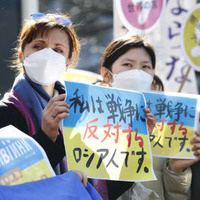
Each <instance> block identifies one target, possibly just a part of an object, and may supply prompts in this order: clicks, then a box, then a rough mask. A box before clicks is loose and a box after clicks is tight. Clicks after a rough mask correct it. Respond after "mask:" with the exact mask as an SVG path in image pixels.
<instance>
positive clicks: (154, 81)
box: [152, 75, 164, 91]
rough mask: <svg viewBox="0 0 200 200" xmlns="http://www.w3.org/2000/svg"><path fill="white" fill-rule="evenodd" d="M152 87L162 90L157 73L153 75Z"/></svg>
mask: <svg viewBox="0 0 200 200" xmlns="http://www.w3.org/2000/svg"><path fill="white" fill-rule="evenodd" d="M152 89H153V90H156V91H164V85H163V82H162V81H161V79H160V78H159V77H158V76H157V75H154V77H153V82H152Z"/></svg>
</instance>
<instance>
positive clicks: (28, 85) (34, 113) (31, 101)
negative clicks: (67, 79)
mask: <svg viewBox="0 0 200 200" xmlns="http://www.w3.org/2000/svg"><path fill="white" fill-rule="evenodd" d="M55 90H57V91H58V93H59V94H62V93H65V88H64V86H63V85H62V84H61V83H60V82H58V81H57V82H56V84H55ZM50 99H51V97H50V96H49V94H48V93H47V92H46V91H45V90H44V89H43V88H42V86H41V85H39V84H37V83H34V82H33V81H31V79H29V78H28V77H27V76H26V75H19V76H18V77H17V78H16V79H15V82H14V84H13V86H12V89H11V91H10V92H9V93H6V94H5V96H4V98H3V101H4V102H5V103H7V104H12V105H13V106H14V107H15V108H17V110H18V111H19V112H20V113H21V114H22V116H23V117H24V119H25V121H26V124H27V127H28V133H27V134H28V135H29V136H33V135H35V133H36V132H37V131H38V130H39V129H40V127H41V124H42V111H43V109H44V108H45V107H46V105H47V104H48V102H49V100H50ZM59 133H60V134H62V126H61V125H60V128H59ZM66 168H67V166H66V158H64V159H63V161H62V162H61V163H59V165H58V166H56V168H55V169H54V171H55V173H56V174H61V173H64V172H66V170H67V169H66Z"/></svg>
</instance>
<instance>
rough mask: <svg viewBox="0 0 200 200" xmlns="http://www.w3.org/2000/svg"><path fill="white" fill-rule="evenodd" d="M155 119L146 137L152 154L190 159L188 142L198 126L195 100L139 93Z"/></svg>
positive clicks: (196, 99)
mask: <svg viewBox="0 0 200 200" xmlns="http://www.w3.org/2000/svg"><path fill="white" fill-rule="evenodd" d="M143 94H144V96H145V98H146V103H147V106H148V107H149V108H150V110H151V111H152V113H153V114H154V115H155V117H156V119H157V123H156V126H155V128H154V131H153V133H152V134H151V136H150V140H151V147H152V152H153V154H154V155H157V156H160V157H174V158H193V153H192V150H191V149H192V145H191V144H190V141H191V139H192V137H193V135H194V130H195V129H194V127H195V125H197V123H198V119H199V117H198V113H197V107H198V98H197V97H194V96H193V97H190V96H186V95H185V96H184V95H183V94H180V95H178V94H176V93H174V94H172V93H171V94H170V93H147V92H144V93H143Z"/></svg>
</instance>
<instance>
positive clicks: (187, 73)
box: [178, 66, 191, 92]
mask: <svg viewBox="0 0 200 200" xmlns="http://www.w3.org/2000/svg"><path fill="white" fill-rule="evenodd" d="M190 70H191V66H189V67H188V69H187V72H186V74H185V76H184V79H183V81H182V83H181V85H180V87H179V89H178V92H181V91H182V89H183V86H184V84H185V82H186V80H187V77H188V75H189V73H190Z"/></svg>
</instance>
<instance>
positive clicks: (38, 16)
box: [31, 13, 72, 26]
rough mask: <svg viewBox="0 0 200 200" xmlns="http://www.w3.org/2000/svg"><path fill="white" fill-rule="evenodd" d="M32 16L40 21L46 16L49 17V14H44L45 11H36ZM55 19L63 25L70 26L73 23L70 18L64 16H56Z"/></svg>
mask: <svg viewBox="0 0 200 200" xmlns="http://www.w3.org/2000/svg"><path fill="white" fill-rule="evenodd" d="M31 17H32V19H33V20H34V21H39V20H40V19H42V18H45V17H47V18H48V15H47V14H44V13H35V14H31ZM54 20H55V22H57V23H58V24H60V25H61V26H69V25H71V24H72V22H71V21H70V20H69V19H67V18H65V17H62V16H60V17H55V18H54Z"/></svg>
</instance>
